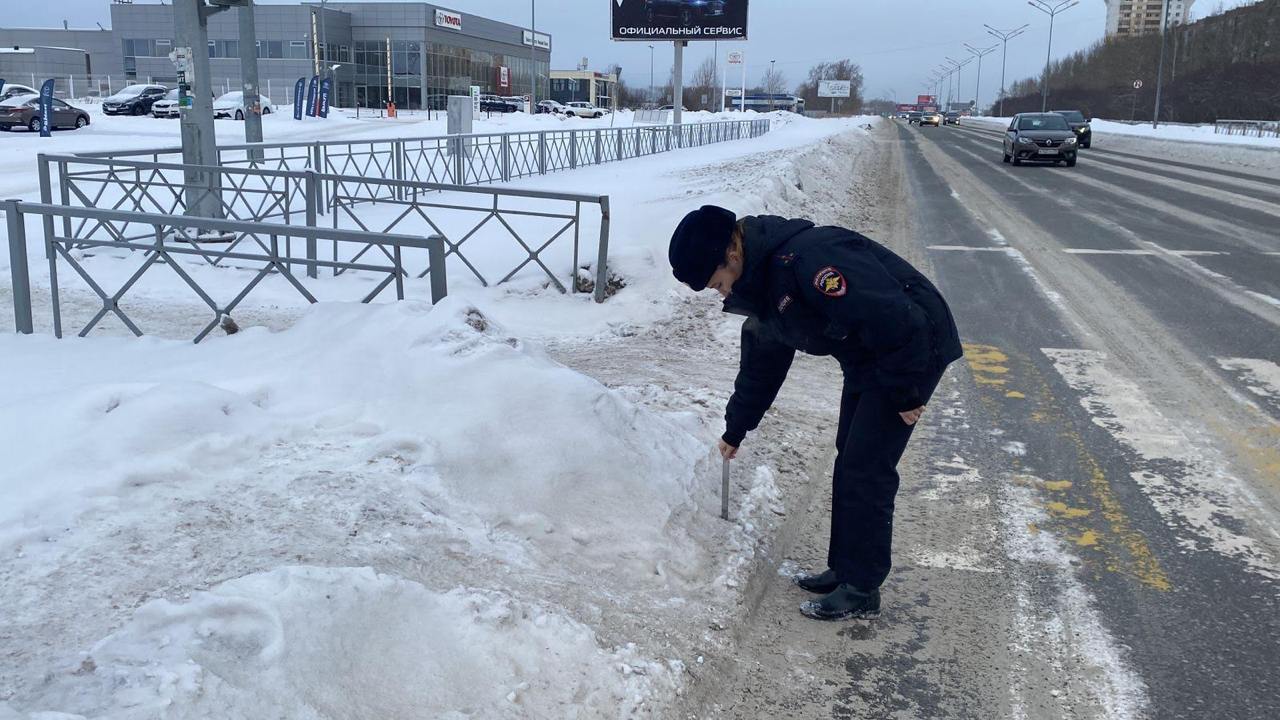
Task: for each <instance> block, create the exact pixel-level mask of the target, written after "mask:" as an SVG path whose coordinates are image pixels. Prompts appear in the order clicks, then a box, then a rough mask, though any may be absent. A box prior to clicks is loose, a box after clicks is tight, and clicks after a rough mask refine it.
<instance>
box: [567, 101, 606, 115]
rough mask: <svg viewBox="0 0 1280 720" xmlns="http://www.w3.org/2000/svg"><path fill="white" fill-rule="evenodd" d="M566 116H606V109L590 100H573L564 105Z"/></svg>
mask: <svg viewBox="0 0 1280 720" xmlns="http://www.w3.org/2000/svg"><path fill="white" fill-rule="evenodd" d="M564 115H565V117H574V116H576V117H580V118H598V117H604V110H601V109H600V108H598V107H596V106H595V105H592V104H591V103H589V102H571V103H567V104H566V105H565V106H564Z"/></svg>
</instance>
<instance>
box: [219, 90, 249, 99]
mask: <svg viewBox="0 0 1280 720" xmlns="http://www.w3.org/2000/svg"><path fill="white" fill-rule="evenodd" d="M242 97H244V93H242V92H240V91H239V90H235V91H232V92H229V93H223V94H221V95H219V96H218V99H217V100H215V101H214V102H240V98H242Z"/></svg>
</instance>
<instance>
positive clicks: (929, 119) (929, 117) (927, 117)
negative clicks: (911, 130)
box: [916, 110, 942, 127]
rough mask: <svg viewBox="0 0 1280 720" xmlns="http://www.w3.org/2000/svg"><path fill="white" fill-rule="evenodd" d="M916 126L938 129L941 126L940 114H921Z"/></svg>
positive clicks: (934, 112)
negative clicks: (928, 126)
mask: <svg viewBox="0 0 1280 720" xmlns="http://www.w3.org/2000/svg"><path fill="white" fill-rule="evenodd" d="M916 124H918V125H919V126H920V127H924V126H925V125H932V126H934V127H939V126H940V125H942V113H940V112H937V111H936V110H935V111H933V112H927V113H921V114H920V119H919V120H917V121H916Z"/></svg>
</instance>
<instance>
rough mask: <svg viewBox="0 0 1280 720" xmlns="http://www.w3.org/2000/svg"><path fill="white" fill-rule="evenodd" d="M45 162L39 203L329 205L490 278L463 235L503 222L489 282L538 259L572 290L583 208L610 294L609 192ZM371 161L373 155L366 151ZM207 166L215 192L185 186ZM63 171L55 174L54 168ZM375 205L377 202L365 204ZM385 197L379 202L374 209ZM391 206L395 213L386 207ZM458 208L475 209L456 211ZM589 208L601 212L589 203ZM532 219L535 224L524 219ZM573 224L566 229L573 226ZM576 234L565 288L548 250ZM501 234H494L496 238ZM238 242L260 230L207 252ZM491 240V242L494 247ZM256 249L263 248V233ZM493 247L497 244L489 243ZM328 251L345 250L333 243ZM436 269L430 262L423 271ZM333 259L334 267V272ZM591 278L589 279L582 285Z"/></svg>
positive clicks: (76, 160) (359, 225) (64, 158)
mask: <svg viewBox="0 0 1280 720" xmlns="http://www.w3.org/2000/svg"><path fill="white" fill-rule="evenodd" d="M37 161H38V164H39V170H40V197H41V202H44V203H52V202H54V195H55V191H56V195H57V198H58V202H60V203H61V204H62V205H64V206H73V207H74V206H76V205H77V204H78V205H79V206H81V207H89V208H99V209H107V210H127V211H131V212H135V213H160V214H165V215H183V214H184V213H185V212H186V209H187V203H188V202H189V201H190V199H191V197H197V198H198V197H202V196H207V194H209V193H212V194H214V195H215V196H216V197H217V207H219V208H220V209H221V210H222V211H223V213H224V215H225V216H226V218H227V219H230V220H236V221H242V222H263V221H273V222H283V223H285V224H292V225H304V226H307V227H316V226H317V225H318V224H319V218H320V216H323V215H326V214H327V215H330V216H331V219H330V223H329V224H331V225H332V227H333V228H335V229H338V228H339V227H340V225H342V224H345V225H347V226H348V229H359V230H363V231H378V232H382V233H392V232H395V233H401V234H409V235H418V236H428V235H439V236H440V237H441V238H442V239H443V241H444V243H445V245H446V247H447V252H446V257H447V256H450V255H456V256H457V257H458V260H459V261H460V262H462V263H463V264H464V265H465V266H466V267H467V269H468V270H469V271H470V272H471V273H472V274H473V275H475V277H476V278H477V279H479V281H480V282H481V284H482V285H484V286H486V287H488V286H489V285H490V278H489V277H487V276H486V273H485V272H484V271H482V270H481V269H480V268H479V267H478V263H476V262H473V260H474V256H472V257H469V256H468V253H467V252H464V249H463V247H462V246H463V244H464V243H470V244H469V245H468V247H475V246H476V243H477V242H478V241H481V238H479V237H477V236H478V235H479V234H481V233H482V232H484V231H485V229H486V228H492V229H493V230H497V231H499V232H497V233H496V234H497V235H499V236H506V237H507V238H508V240H507V242H509V243H512V244H511V245H510V249H511V250H512V251H514V252H515V253H516V254H517V255H519V259H518V260H516V261H513V262H514V266H513V267H511V268H509V269H508V268H500V269H498V271H497V272H498V273H499V274H502V273H505V274H504V275H502V277H501V279H499V280H497V282H496V283H493V284H502V283H504V282H507V281H509V280H511V279H512V278H513V277H514V276H515V275H516V274H517V273H518V272H520V271H521V270H523V269H524V268H525V267H527V266H529V265H530V264H533V265H536V266H537V267H538V268H541V270H542V271H543V272H544V273H545V274H546V275H547V277H548V279H549V280H550V282H551V284H552V285H554V286H555V287H556V289H558V290H559V291H561V292H569V293H574V292H578V291H579V289H580V287H579V286H580V284H579V282H578V273H579V270H580V269H582V266H581V265H580V263H579V257H580V252H581V240H582V226H583V223H584V212H583V210H584V206H588V207H590V208H592V209H593V210H594V211H596V212H598V214H599V218H600V219H599V224H598V227H597V229H596V231H595V233H594V234H596V236H597V238H598V240H597V246H596V259H595V262H594V264H593V265H594V266H593V269H594V278H593V279H592V281H591V285H592V286H593V287H592V292H593V295H594V299H595V300H596V301H597V302H603V301H604V299H605V289H606V287H607V285H608V279H609V275H608V251H609V198H608V196H607V195H588V194H583V193H569V192H552V191H542V190H520V189H512V188H500V187H492V186H487V187H477V186H461V185H452V184H446V183H430V182H420V181H409V180H394V179H387V178H382V177H378V176H376V175H374V174H372V173H371V174H369V175H367V176H361V175H339V174H331V173H317V172H314V171H312V170H303V171H290V170H275V169H261V168H252V167H243V166H224V167H211V166H208V167H206V166H192V165H181V164H176V163H161V162H151V161H146V160H118V159H107V158H84V157H79V156H70V155H40V156H38V160H37ZM370 161H371V162H372V160H370ZM192 170H195V171H206V172H207V173H209V174H210V175H213V176H215V177H217V179H218V187H217V188H216V189H215V190H212V191H211V190H207V189H199V190H197V191H196V194H195V195H191V194H189V193H184V188H185V187H186V186H185V183H184V174H185V172H187V171H192ZM55 177H56V183H55V182H54V178H55ZM529 201H533V202H537V203H538V204H539V207H538V208H537V209H530V208H528V207H521V203H522V202H523V203H526V204H527V203H528V202H529ZM366 204H369V205H370V207H364V208H361V207H359V206H363V205H366ZM378 206H380V207H378ZM388 211H393V212H388ZM460 215H466V216H468V217H470V218H472V219H468V220H465V221H461V222H460V220H461V218H460V217H459V216H460ZM587 215H588V216H589V217H594V215H592V214H591V213H587ZM529 219H536V220H535V222H532V223H530V222H525V223H524V224H523V225H522V224H521V221H524V220H529ZM61 222H62V236H63V237H65V238H68V239H70V240H95V241H103V240H105V241H113V242H115V243H117V244H121V243H130V242H135V241H140V240H141V241H146V240H147V239H149V238H150V237H151V235H152V228H151V227H150V225H149V224H148V223H147V222H146V221H145V219H142V220H139V221H138V222H131V221H128V220H123V221H117V222H114V223H103V222H102V221H101V220H98V219H96V218H93V217H82V218H73V217H71V216H63V217H62V218H61ZM570 231H571V233H570ZM569 237H571V238H572V243H573V246H572V259H571V263H572V264H571V265H570V268H569V271H568V272H567V273H565V275H566V276H567V279H568V280H569V285H568V288H566V286H565V284H564V283H563V282H561V279H560V278H561V277H562V276H560V275H558V274H557V273H556V272H553V271H552V270H551V268H550V267H548V264H547V261H546V260H545V259H544V253H545V252H546V251H547V250H548V248H549V247H551V245H552V244H553V243H555V242H556V241H558V240H561V238H565V240H562V241H561V242H567V241H568V240H567V239H568V238H569ZM489 239H490V240H496V239H497V238H489ZM284 242H285V248H284V252H285V254H286V255H287V256H290V257H293V250H292V246H291V243H292V238H291V237H289V236H285V239H284ZM242 243H258V241H257V240H256V238H255V236H253V235H241V236H239V237H237V238H234V239H232V240H231V241H230V242H228V243H227V244H226V245H225V248H224V250H223V252H221V253H208V254H205V255H204V256H203V257H205V259H206V261H207V262H209V263H210V264H212V265H218V264H221V263H223V262H225V260H226V258H225V257H224V256H225V254H226V253H234V252H236V251H237V250H238V248H239V245H240V244H242ZM492 244H493V243H489V245H492ZM258 245H259V249H261V250H265V249H266V248H265V247H263V246H262V245H261V243H258ZM375 246H376V247H378V248H379V251H380V252H382V253H383V254H388V253H389V249H388V248H385V247H381V246H377V244H376V243H374V245H371V246H369V247H367V248H364V249H363V250H362V251H361V254H356V255H355V256H354V258H353V259H358V258H359V257H361V255H362V253H363V251H364V250H372V249H373V248H374V247H375ZM484 252H485V253H486V254H489V255H492V254H493V252H494V249H493V248H492V247H486V248H484ZM316 253H317V249H316V247H314V245H308V246H307V247H306V248H305V255H304V257H305V259H307V260H314V259H316ZM332 258H333V260H334V261H337V260H338V258H339V253H338V245H337V244H336V243H335V245H334V248H333V255H332ZM316 268H317V265H315V264H314V263H311V264H308V265H307V273H308V275H309V276H311V277H315V273H316ZM430 270H431V267H430V266H429V265H428V266H427V267H425V268H424V269H422V270H421V271H420V272H418V273H417V274H418V276H419V277H422V276H424V275H426V274H427V273H428V272H429V271H430ZM339 272H340V271H339V270H338V269H336V268H335V273H334V274H335V275H336V274H339ZM584 284H585V283H584Z"/></svg>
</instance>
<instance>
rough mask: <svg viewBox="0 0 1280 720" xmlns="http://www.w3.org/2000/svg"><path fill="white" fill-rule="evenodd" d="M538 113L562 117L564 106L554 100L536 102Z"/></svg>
mask: <svg viewBox="0 0 1280 720" xmlns="http://www.w3.org/2000/svg"><path fill="white" fill-rule="evenodd" d="M538 112H540V113H547V114H551V115H563V114H564V105H561V104H560V103H558V102H556V101H555V100H539V101H538Z"/></svg>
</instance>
